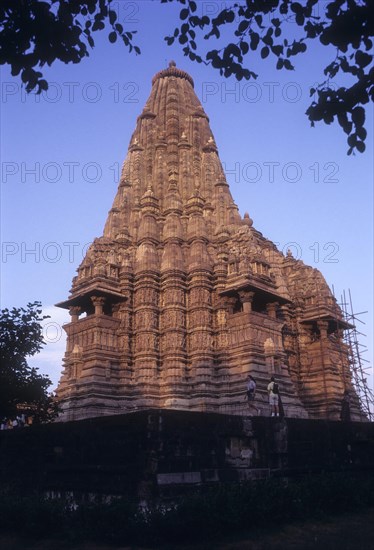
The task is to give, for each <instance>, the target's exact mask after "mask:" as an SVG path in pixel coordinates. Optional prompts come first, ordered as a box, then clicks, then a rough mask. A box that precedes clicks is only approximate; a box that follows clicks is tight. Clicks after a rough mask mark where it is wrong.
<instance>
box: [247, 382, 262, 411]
mask: <svg viewBox="0 0 374 550" xmlns="http://www.w3.org/2000/svg"><path fill="white" fill-rule="evenodd" d="M255 395H256V380H255V379H254V378H253V376H252V375H251V374H249V375H248V380H247V400H248V407H249V409H251V408H253V409H256V411H257V414H258V411H259V409H258V408H257V407H256V405H255V404H254V399H255Z"/></svg>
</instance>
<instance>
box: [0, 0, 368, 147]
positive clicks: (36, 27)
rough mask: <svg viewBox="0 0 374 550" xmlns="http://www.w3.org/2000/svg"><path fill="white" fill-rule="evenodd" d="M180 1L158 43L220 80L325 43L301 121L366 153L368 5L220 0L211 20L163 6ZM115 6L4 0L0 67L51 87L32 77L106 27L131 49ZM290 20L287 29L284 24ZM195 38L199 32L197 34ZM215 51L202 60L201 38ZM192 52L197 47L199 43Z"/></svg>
mask: <svg viewBox="0 0 374 550" xmlns="http://www.w3.org/2000/svg"><path fill="white" fill-rule="evenodd" d="M160 2H161V4H168V3H174V4H175V3H179V4H182V5H183V7H182V9H181V11H180V14H179V19H180V21H179V23H180V24H179V26H177V27H176V28H175V30H174V32H173V34H171V35H170V36H168V37H166V38H165V40H166V41H167V43H168V44H169V45H172V44H173V43H174V42H179V44H181V45H182V47H183V52H184V54H185V55H186V56H188V57H189V59H191V60H192V61H196V62H198V63H205V64H207V65H208V64H209V65H211V66H212V67H214V68H216V69H217V70H219V71H220V74H221V75H223V76H225V77H231V76H234V77H235V78H237V79H238V80H241V79H243V78H244V79H247V80H249V79H251V78H257V74H256V73H255V72H254V71H253V70H251V69H250V63H251V61H252V60H253V57H254V56H255V55H259V56H260V58H261V59H266V58H267V57H273V58H274V62H275V67H276V69H278V70H286V71H293V70H294V65H293V62H292V58H294V57H295V56H297V55H299V54H302V53H304V52H306V50H307V48H308V47H310V46H311V45H312V44H315V43H316V42H319V43H320V44H321V45H323V46H326V47H327V48H326V57H327V58H328V56H330V55H331V52H333V57H332V59H329V60H328V62H327V64H326V66H325V67H324V70H323V73H324V74H323V77H322V80H321V83H320V84H319V85H318V86H317V87H316V89H311V90H310V94H311V96H312V97H313V99H312V102H311V104H310V106H309V108H308V109H307V111H306V114H307V116H308V118H309V120H310V122H311V125H312V126H314V124H315V123H316V122H320V121H322V122H324V123H325V124H331V123H332V122H334V121H336V120H337V121H338V123H339V124H340V126H341V127H342V129H343V130H344V132H345V133H346V134H347V142H348V154H351V153H352V152H354V151H359V152H361V153H362V152H364V150H365V139H366V135H367V131H366V129H365V113H366V111H365V105H366V104H367V103H368V102H369V100H370V99H374V69H373V67H372V55H371V54H370V53H369V51H370V50H371V48H372V40H371V38H372V36H373V27H374V23H373V17H374V16H373V13H374V10H373V9H372V6H371V4H372V2H371V1H370V0H331V2H330V3H327V2H326V3H325V2H318V0H300V1H299V2H294V1H293V0H242V1H240V0H237V1H234V0H232V1H230V2H219V1H217V5H218V6H221V7H222V9H221V10H220V11H219V13H217V15H215V16H214V17H210V16H209V15H207V14H205V13H204V10H203V7H204V5H205V4H206V2H203V1H195V0H160ZM115 5H116V4H115V2H112V0H45V1H40V0H2V3H1V6H0V63H1V64H4V63H7V64H9V65H10V66H11V71H12V74H13V75H18V74H20V75H21V79H22V82H24V84H25V86H26V90H27V91H28V92H30V91H32V90H34V89H36V91H37V92H38V93H40V92H42V91H43V90H46V89H47V88H48V83H47V81H46V80H45V79H44V78H43V75H42V72H41V71H39V70H37V69H39V68H41V67H43V66H44V65H45V64H47V65H52V63H54V62H55V61H56V60H60V61H63V62H64V63H79V62H80V61H81V60H82V59H83V58H84V57H86V56H87V55H88V54H89V52H88V48H87V46H89V47H91V48H93V47H94V39H93V34H94V33H95V32H96V31H101V30H104V29H106V30H107V31H108V37H109V40H110V42H115V41H116V40H117V38H120V39H121V40H122V41H123V42H124V44H125V46H126V47H127V48H128V50H129V51H130V52H132V51H133V52H135V53H136V54H139V53H140V49H139V47H138V46H135V45H134V44H133V35H134V33H135V31H127V30H126V31H125V30H124V28H123V26H122V25H121V23H119V22H118V17H117V13H116V11H115ZM290 23H292V24H290ZM199 33H200V34H199ZM202 39H203V40H206V41H208V43H209V44H210V43H211V41H212V40H215V41H216V42H215V44H216V45H217V47H215V48H213V49H209V48H208V51H206V52H205V53H202V51H201V49H202V48H203V47H202V46H201V44H202V43H203V40H202ZM198 45H199V46H198ZM338 73H340V74H344V76H345V77H346V78H348V79H349V81H350V84H349V85H342V86H340V87H339V88H338V89H336V88H335V86H334V85H333V82H332V79H333V78H334V77H335V76H336V75H337V74H338Z"/></svg>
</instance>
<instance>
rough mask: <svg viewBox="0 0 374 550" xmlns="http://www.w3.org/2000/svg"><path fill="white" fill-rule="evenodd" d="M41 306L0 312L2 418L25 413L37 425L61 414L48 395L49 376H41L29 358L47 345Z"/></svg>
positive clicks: (31, 305)
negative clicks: (29, 361)
mask: <svg viewBox="0 0 374 550" xmlns="http://www.w3.org/2000/svg"><path fill="white" fill-rule="evenodd" d="M41 313H42V310H41V303H40V302H33V303H28V304H27V306H26V309H25V308H13V309H11V310H9V309H3V310H1V311H0V417H1V418H3V417H9V418H12V417H14V416H16V415H17V414H20V413H21V412H24V413H26V414H27V415H28V416H32V417H33V419H34V421H35V422H45V421H48V420H51V419H52V418H54V417H55V416H56V414H57V404H56V403H55V401H54V399H53V396H52V395H51V394H50V393H49V392H48V388H49V386H50V385H51V384H52V382H51V381H50V379H49V378H48V376H44V375H41V374H38V372H37V369H35V368H33V367H30V366H29V365H28V364H27V357H29V356H32V355H35V354H36V353H38V352H39V351H40V350H41V349H42V347H43V345H44V340H43V334H42V326H41V324H40V323H41V321H43V320H44V319H47V318H49V316H48V315H43V316H41Z"/></svg>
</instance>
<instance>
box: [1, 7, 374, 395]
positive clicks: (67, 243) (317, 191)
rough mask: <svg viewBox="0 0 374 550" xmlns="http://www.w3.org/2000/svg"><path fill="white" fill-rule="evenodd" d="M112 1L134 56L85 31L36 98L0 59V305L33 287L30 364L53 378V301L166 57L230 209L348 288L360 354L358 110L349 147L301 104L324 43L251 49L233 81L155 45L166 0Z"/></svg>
mask: <svg viewBox="0 0 374 550" xmlns="http://www.w3.org/2000/svg"><path fill="white" fill-rule="evenodd" d="M221 4H222V2H216V3H215V2H205V3H204V2H200V4H199V9H200V10H203V9H208V8H209V9H213V8H214V7H215V6H218V7H220V6H221ZM117 9H118V13H119V19H120V20H121V21H122V22H123V23H124V24H125V27H126V28H127V30H129V31H131V30H137V31H138V34H137V38H136V42H137V43H138V45H139V46H140V48H141V50H142V54H141V55H140V56H136V55H134V54H131V55H129V54H128V53H127V51H126V49H125V48H124V46H123V45H122V44H120V43H119V42H118V43H116V44H114V45H112V44H110V43H109V42H108V39H107V36H106V33H105V34H103V33H99V34H96V38H95V41H96V47H95V49H94V50H93V51H92V53H91V55H90V57H89V58H87V59H86V60H84V61H83V62H81V63H80V64H78V65H64V64H61V63H57V64H55V65H54V66H53V67H51V68H47V69H46V71H45V74H46V76H47V77H48V79H49V81H50V82H51V85H50V90H49V91H48V92H47V93H44V94H43V95H42V96H41V97H35V96H34V95H30V96H27V95H26V93H25V92H24V90H23V89H22V87H21V84H20V80H19V79H18V78H13V77H12V76H11V75H10V71H9V70H8V68H2V69H1V169H2V172H1V199H2V206H1V208H2V210H1V214H2V216H1V237H2V258H1V260H2V264H1V271H2V279H1V307H2V308H4V307H12V306H22V305H25V304H26V303H27V302H29V301H34V300H41V301H42V303H43V306H44V309H45V311H46V313H48V314H50V315H51V319H49V320H48V321H47V322H46V326H45V337H46V340H47V342H48V345H47V347H46V348H45V349H44V351H43V352H42V353H41V354H40V355H39V356H37V357H35V358H34V359H33V364H35V365H38V366H39V367H40V370H41V371H42V372H45V373H47V374H49V375H50V377H51V379H52V380H53V382H54V384H56V383H57V381H58V379H59V375H60V372H61V359H62V356H63V353H64V338H63V331H62V329H61V325H62V323H63V322H65V321H67V320H68V315H67V314H66V312H65V311H64V310H59V309H57V308H54V307H53V304H55V303H56V302H59V301H61V300H64V299H65V298H67V296H68V292H69V289H70V286H71V280H72V277H73V276H74V275H75V270H76V268H77V267H78V265H79V264H80V262H81V260H82V257H83V255H84V252H85V250H86V248H87V245H88V244H89V243H90V242H91V241H92V240H93V239H94V238H95V237H97V236H100V235H101V234H102V231H103V227H104V223H105V220H106V217H107V212H108V210H109V209H110V208H111V204H112V201H113V199H114V196H115V192H116V189H117V183H118V171H119V169H120V167H121V165H122V162H123V160H124V158H125V156H126V152H127V147H128V143H129V140H130V136H131V133H132V131H133V129H134V127H135V123H136V117H137V116H138V115H139V114H140V112H141V110H142V109H143V106H144V104H145V102H146V100H147V98H148V95H149V93H150V89H151V79H152V76H153V75H154V74H155V73H156V72H158V71H159V70H161V69H163V68H165V67H166V66H167V64H168V62H169V60H170V59H174V60H175V61H176V63H177V66H178V67H180V68H182V69H184V70H186V71H188V72H189V73H190V74H191V76H192V77H193V79H194V81H195V91H196V93H197V95H198V97H199V98H200V100H201V102H202V104H203V107H204V109H205V111H206V112H207V114H208V116H209V117H210V123H211V127H212V130H213V133H214V135H215V138H216V142H217V145H218V149H219V153H220V158H221V161H222V162H223V165H224V167H225V169H226V174H227V179H228V182H229V183H230V187H231V192H232V194H233V196H234V199H235V201H236V203H237V204H238V206H239V210H240V212H241V213H242V214H244V212H246V211H248V212H249V214H250V216H251V217H252V218H253V220H254V225H255V227H256V229H258V230H259V231H261V232H262V233H263V234H264V235H265V236H266V237H267V238H269V239H271V240H272V241H274V242H275V243H277V245H278V248H280V249H281V250H283V251H284V252H285V251H286V250H287V248H291V249H292V250H293V252H294V255H295V256H298V257H300V258H301V259H302V260H303V261H304V262H305V263H307V264H309V265H312V266H313V267H316V268H318V269H320V270H321V272H322V273H323V275H324V276H325V278H326V280H327V282H328V284H329V285H330V286H331V285H334V288H335V292H336V295H337V297H338V299H339V298H340V295H341V293H342V292H343V290H344V289H345V290H347V289H350V290H351V294H352V298H353V304H354V310H355V311H356V312H364V311H368V313H367V314H365V315H362V316H361V319H362V320H363V321H364V322H365V323H366V324H365V326H364V325H361V324H359V328H360V329H362V332H364V333H366V334H367V337H366V338H364V337H363V338H362V343H363V344H365V345H367V346H368V352H367V353H366V354H365V355H364V357H366V358H367V359H369V360H370V361H371V364H372V363H373V361H372V355H373V338H372V334H373V252H372V250H373V185H372V182H373V162H372V153H371V151H372V146H373V143H372V141H373V134H372V126H373V125H372V111H370V108H369V113H368V116H369V120H368V124H367V129H368V132H369V136H368V140H367V152H366V153H365V154H364V155H359V154H358V155H356V156H355V157H353V156H351V157H348V156H347V155H346V150H347V145H346V139H345V138H346V136H345V134H343V132H342V131H341V130H340V129H339V127H338V126H336V125H331V126H328V127H327V126H325V125H324V124H319V125H317V126H316V127H315V128H313V129H312V128H311V127H310V123H309V122H308V120H307V118H306V116H305V114H304V113H305V111H306V109H307V107H308V105H309V102H310V98H309V88H310V87H311V86H313V85H314V84H315V83H316V82H318V81H321V80H322V72H323V68H324V66H325V65H326V64H327V62H328V61H329V60H330V57H331V58H332V57H333V52H332V53H331V52H330V53H331V56H330V57H329V58H328V59H326V52H327V50H326V48H322V47H318V45H315V46H313V45H312V48H311V50H310V52H308V53H307V54H304V55H303V56H301V57H300V58H299V59H296V62H295V65H296V71H293V72H284V71H282V72H279V71H276V69H275V62H274V61H273V60H269V59H267V60H265V61H262V60H259V59H258V58H257V56H256V57H255V59H254V61H253V64H252V66H251V68H252V69H253V70H254V71H255V72H258V73H259V78H258V79H257V81H250V82H240V83H238V82H236V81H235V80H231V79H230V80H226V79H223V78H221V77H220V76H219V74H218V72H216V71H215V70H214V69H211V68H210V67H205V66H201V65H198V64H195V63H192V62H191V61H189V60H188V59H187V58H185V57H184V56H183V52H182V51H181V48H180V47H178V45H175V46H172V47H168V46H167V45H166V43H165V42H164V40H163V36H165V35H167V34H169V33H171V32H172V31H173V30H174V27H175V25H176V16H177V13H178V11H179V8H177V7H176V6H173V5H165V6H161V5H159V3H158V2H151V1H142V2H127V1H122V2H117ZM212 47H213V44H212ZM341 83H342V82H341V81H340V80H339V78H338V77H337V79H336V84H337V85H340V84H341ZM371 385H372V382H371Z"/></svg>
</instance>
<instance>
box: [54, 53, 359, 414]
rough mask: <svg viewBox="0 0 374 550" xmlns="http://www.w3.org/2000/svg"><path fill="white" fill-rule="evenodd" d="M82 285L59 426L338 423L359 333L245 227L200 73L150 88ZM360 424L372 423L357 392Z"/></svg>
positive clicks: (319, 282)
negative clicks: (183, 419)
mask: <svg viewBox="0 0 374 550" xmlns="http://www.w3.org/2000/svg"><path fill="white" fill-rule="evenodd" d="M77 271H78V274H77V276H76V277H74V279H73V284H72V289H71V294H70V296H69V298H68V299H67V300H66V301H64V302H61V303H59V304H58V305H59V306H60V307H63V308H68V309H69V311H70V315H71V322H70V323H68V324H66V325H65V326H64V328H65V331H66V333H67V349H66V354H65V358H64V370H63V373H62V376H61V380H60V382H59V386H58V389H57V396H58V399H59V400H60V403H61V408H62V414H61V415H60V419H61V420H77V419H82V418H87V417H94V416H99V415H109V414H123V413H125V412H131V411H135V410H139V409H147V408H169V409H185V410H194V411H209V412H218V413H225V414H248V405H247V403H246V381H247V377H248V374H252V375H253V377H254V378H255V379H256V382H257V394H256V402H255V404H256V406H257V407H258V408H259V409H260V410H261V413H262V414H264V415H268V414H269V406H268V397H267V390H266V388H267V385H268V383H269V379H270V376H272V375H274V376H275V377H276V379H277V381H278V383H279V386H280V391H281V396H282V401H283V406H284V409H285V414H286V416H291V417H302V418H329V419H338V418H339V413H340V408H341V400H342V396H343V393H344V391H345V390H350V391H352V390H353V387H352V382H351V373H350V364H349V354H348V350H347V347H346V345H345V344H344V342H343V338H342V336H343V331H344V330H345V329H347V328H349V325H347V323H346V322H345V321H344V319H343V316H342V312H341V310H340V309H339V307H338V305H337V303H336V300H335V298H334V297H333V295H332V293H331V292H330V289H329V288H328V286H327V283H326V281H325V280H324V278H323V276H322V275H321V273H320V272H319V271H318V270H316V269H314V268H312V267H309V266H307V265H305V264H304V263H303V262H302V261H300V260H296V259H294V258H293V257H292V255H291V254H287V255H286V256H284V255H283V254H282V253H281V252H280V251H278V249H277V248H276V246H275V245H274V244H273V243H272V242H271V241H270V240H268V239H267V238H265V237H264V236H263V235H262V234H261V233H260V232H259V231H258V230H256V229H255V228H254V226H253V222H252V220H251V218H250V217H249V215H248V214H245V215H244V218H242V217H241V216H240V214H239V212H238V208H237V206H236V204H235V202H234V201H233V198H232V196H231V193H230V189H229V186H228V184H227V181H226V177H225V174H224V171H223V169H222V165H221V162H220V159H219V155H218V151H217V147H216V143H215V140H214V136H213V134H212V132H211V129H210V126H209V119H208V116H207V115H206V113H205V112H204V109H203V107H202V105H201V103H200V101H199V100H198V98H197V96H196V94H195V92H194V84H193V80H192V78H191V76H189V75H188V74H187V73H186V72H184V71H182V70H180V69H178V68H177V67H176V66H175V64H174V63H170V65H169V68H167V69H165V70H162V71H160V72H159V73H157V74H156V75H155V77H154V78H153V81H152V90H151V94H150V97H149V99H148V101H147V103H146V105H145V107H144V110H143V112H142V113H141V115H140V116H139V117H138V119H137V124H136V128H135V131H134V133H133V135H132V137H131V140H130V145H129V149H128V154H127V157H126V160H125V162H124V165H123V169H122V174H121V178H120V183H119V187H118V192H117V195H116V197H115V199H114V203H113V207H112V208H111V210H110V212H109V215H108V219H107V222H106V225H105V229H104V234H103V236H102V237H99V238H97V239H95V240H94V242H93V244H92V245H91V246H90V248H89V250H88V252H87V254H86V256H85V258H84V260H83V262H82V263H81V265H80V266H79V268H78V270H77ZM352 395H353V401H352V404H351V412H352V419H355V420H358V419H365V418H364V416H363V414H362V413H361V412H360V408H359V402H358V399H357V396H356V394H355V393H354V392H353V391H352Z"/></svg>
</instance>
